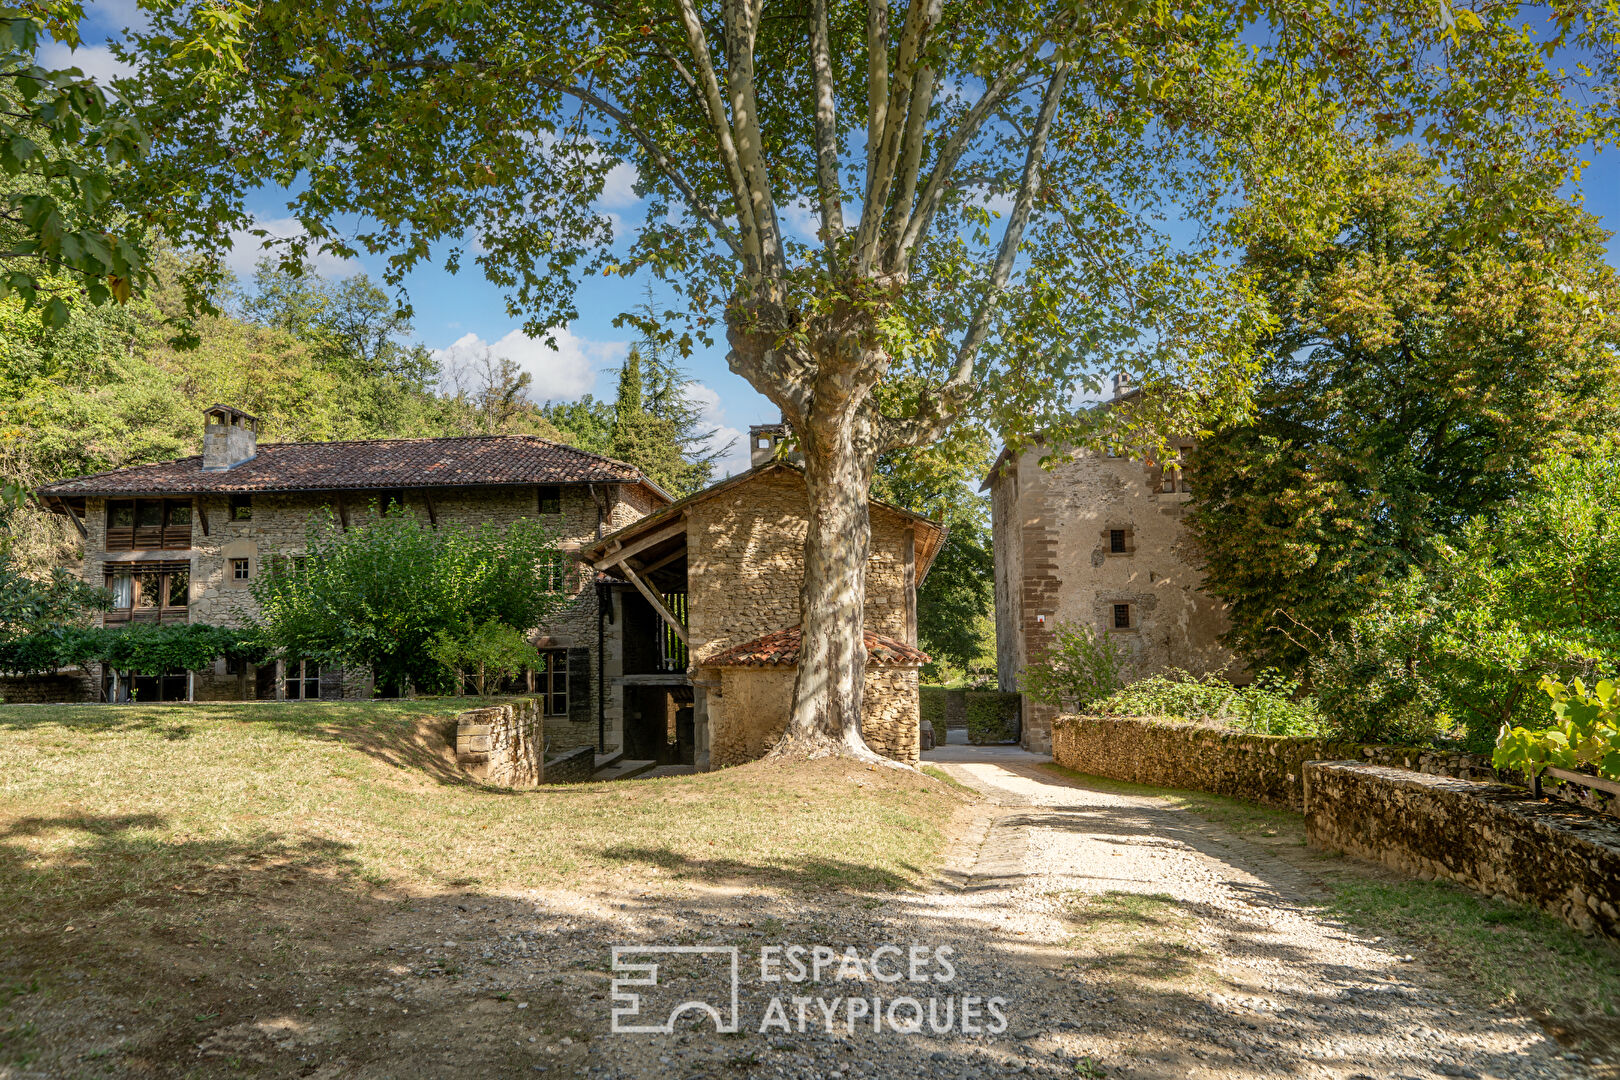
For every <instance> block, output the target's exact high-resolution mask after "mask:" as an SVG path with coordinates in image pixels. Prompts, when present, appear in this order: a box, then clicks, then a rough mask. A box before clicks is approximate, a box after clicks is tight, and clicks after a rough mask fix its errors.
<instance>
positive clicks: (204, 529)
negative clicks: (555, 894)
mask: <svg viewBox="0 0 1620 1080" xmlns="http://www.w3.org/2000/svg"><path fill="white" fill-rule="evenodd" d="M560 495H561V498H560V502H559V505H560V508H561V512H560V513H556V514H544V515H542V514H540V513H539V512H538V500H537V496H536V489H535V488H534V487H533V486H526V487H470V488H453V489H440V490H434V491H430V492H429V493H428V494H427V495H423V494H422V493H420V492H416V491H412V492H409V493H407V494H406V496H405V504H404V505H405V509H406V510H408V511H409V512H411V513H413V514H415V515H416V516H417V517H418V518H420V519H421V520H422V521H423V522H424V523H425V522H428V521H429V520H430V519H431V520H434V521H437V522H438V523H440V524H447V523H453V524H457V525H470V526H476V525H480V524H489V525H494V526H504V525H508V524H511V523H512V522H515V521H518V520H520V519H538V520H540V521H541V522H542V523H543V524H545V525H546V526H548V528H550V529H551V531H552V535H553V536H554V538H555V539H556V542H557V544H558V547H559V548H560V549H561V550H562V551H563V552H564V553H565V554H571V553H574V552H577V551H578V550H579V548H580V547H581V545H582V544H585V543H589V542H591V541H594V540H595V539H596V538H597V537H598V536H600V535H602V534H603V533H606V532H611V531H613V530H614V529H618V528H622V527H624V526H625V525H628V524H630V523H631V522H633V521H635V520H636V519H637V518H640V517H642V516H644V515H645V514H646V513H647V511H648V510H649V509H651V508H652V506H653V505H654V504H655V503H656V501H657V500H656V497H655V496H653V495H652V493H651V492H648V491H645V490H643V489H642V488H640V487H639V486H636V485H627V484H611V485H597V487H596V490H595V492H593V491H592V490H591V489H590V488H589V487H588V486H587V485H565V486H562V487H561V488H560ZM430 498H431V505H432V512H431V515H430V513H429V509H428V506H429V499H430ZM375 499H376V495H375V494H372V493H367V492H347V493H343V495H342V497H341V499H340V498H339V496H338V494H337V493H300V494H277V493H269V494H255V495H253V496H252V504H251V506H252V510H251V517H250V518H249V519H248V520H232V515H231V504H230V500H229V499H228V498H226V497H225V496H199V497H196V499H195V501H194V504H193V505H194V513H193V515H192V525H191V546H190V548H189V549H184V550H156V551H135V552H130V551H107V550H106V526H107V511H106V504H107V501H108V500H106V499H104V498H95V497H92V498H89V499H87V500H86V518H85V528H86V532H87V533H88V535H87V537H86V538H85V544H84V547H85V558H84V562H83V574H84V579H85V580H86V581H88V582H91V583H92V584H97V585H99V584H102V583H103V582H104V581H105V580H106V575H107V574H108V573H109V572H112V571H115V570H119V569H124V568H138V567H139V566H140V565H141V564H142V563H151V562H174V561H185V562H187V563H189V565H190V567H191V603H190V608H189V617H190V621H192V622H203V623H210V624H213V625H218V626H241V625H243V624H244V623H245V622H246V621H247V620H248V619H249V618H251V617H253V616H254V615H256V614H257V605H256V604H255V602H254V600H253V596H252V593H251V587H252V583H253V581H254V580H256V579H257V577H258V575H259V573H260V572H261V569H262V565H263V561H264V559H266V558H267V557H285V556H292V555H297V554H299V553H300V552H302V551H303V550H304V548H305V544H306V538H307V535H308V530H309V527H310V525H311V524H312V523H319V522H320V521H322V520H323V519H329V520H331V521H333V522H338V523H341V522H345V521H346V522H347V524H348V525H350V526H355V525H360V524H362V523H364V522H366V521H368V520H372V519H374V518H375V514H376V503H375ZM204 522H206V526H205V525H204ZM236 560H246V562H247V571H248V577H247V579H246V580H237V578H236V577H235V574H234V568H235V566H234V564H235V561H236ZM567 574H568V577H567V586H568V589H569V591H570V599H569V601H568V602H567V603H566V604H565V605H564V606H563V607H562V608H561V609H560V610H558V611H557V612H556V613H554V614H553V615H552V617H551V618H549V619H548V620H547V621H546V624H545V625H544V626H543V627H541V628H540V630H539V631H538V632H537V634H536V644H537V645H538V646H539V647H541V648H545V649H569V650H571V649H583V650H586V651H587V652H588V653H589V654H590V656H591V659H590V661H589V662H588V663H586V664H582V665H577V666H578V668H579V670H582V671H585V672H587V673H588V681H587V682H585V683H584V684H583V686H584V690H585V693H586V695H587V700H586V703H585V704H584V705H581V706H579V707H578V708H570V710H569V712H568V714H567V715H563V716H550V717H547V718H546V728H547V738H548V741H549V742H550V743H551V744H552V745H553V746H556V747H562V746H578V745H584V744H585V743H590V744H592V745H594V744H595V743H596V739H597V724H596V720H597V711H596V710H597V695H598V693H599V687H598V686H597V685H596V683H597V680H596V679H595V672H596V663H595V653H596V642H597V629H596V621H597V610H598V609H597V591H596V589H595V586H594V578H593V577H592V575H591V574H590V572H589V570H588V568H586V567H585V566H584V565H582V564H580V563H578V562H577V561H574V560H571V561H570V562H569V564H568V570H567ZM571 674H572V673H571ZM267 686H273V687H274V688H275V689H274V691H272V692H268V693H266V694H265V696H275V697H282V696H285V686H286V674H285V671H284V670H279V669H278V671H277V672H276V675H275V678H274V681H273V682H271V681H270V680H265V681H264V682H262V683H261V682H260V680H259V679H258V677H257V673H253V672H249V673H246V674H245V675H244V674H236V673H230V672H227V670H226V666H225V662H224V661H223V660H221V661H219V662H218V663H217V664H216V666H215V668H214V670H213V671H212V672H203V673H200V674H199V676H198V678H197V679H196V680H195V696H196V697H197V699H198V700H209V701H220V700H241V699H243V698H244V697H246V698H253V697H257V696H261V693H265V687H267ZM320 687H321V696H322V697H323V698H324V697H360V696H370V693H371V685H370V681H369V679H367V678H366V676H365V674H364V673H361V672H347V673H346V672H342V671H330V672H323V673H322V678H321V683H320ZM571 691H572V687H571ZM604 704H605V703H604ZM603 718H604V719H605V720H606V721H607V726H608V727H610V728H611V727H615V726H616V725H617V721H618V718H617V716H615V715H604V717H603Z"/></svg>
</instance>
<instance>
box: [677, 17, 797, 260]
mask: <svg viewBox="0 0 1620 1080" xmlns="http://www.w3.org/2000/svg"><path fill="white" fill-rule="evenodd" d="M681 2H682V3H683V4H689V3H691V0H681ZM722 11H723V12H724V17H725V20H726V24H727V25H726V75H727V78H726V83H727V87H728V88H729V89H730V91H731V120H732V123H733V124H734V125H735V131H736V137H737V160H738V162H739V163H740V164H741V165H742V171H743V176H744V178H745V180H746V186H745V194H746V197H747V198H748V200H749V204H748V205H749V208H750V212H751V213H752V214H753V217H754V226H755V228H756V229H758V230H759V250H760V267H761V273H762V274H763V275H764V276H767V277H775V276H776V275H778V274H780V273H781V272H782V270H783V269H784V268H785V265H784V258H783V253H782V230H781V226H780V225H779V224H778V222H777V220H776V203H775V201H774V200H773V199H772V198H771V179H770V173H769V171H768V170H767V169H766V167H765V155H764V136H763V134H762V133H761V131H760V126H759V99H758V94H757V91H756V89H755V85H754V39H755V36H756V33H757V31H758V29H759V8H758V7H757V6H756V4H754V3H753V2H751V0H725V3H724V5H723V8H722Z"/></svg>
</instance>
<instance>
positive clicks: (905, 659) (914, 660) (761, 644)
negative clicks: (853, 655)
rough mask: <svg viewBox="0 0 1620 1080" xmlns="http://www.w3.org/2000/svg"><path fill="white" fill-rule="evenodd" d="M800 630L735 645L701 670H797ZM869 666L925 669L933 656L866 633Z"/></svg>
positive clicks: (710, 659) (767, 635)
mask: <svg viewBox="0 0 1620 1080" xmlns="http://www.w3.org/2000/svg"><path fill="white" fill-rule="evenodd" d="M800 636H801V631H800V628H799V627H797V626H795V627H792V628H790V629H787V630H777V631H775V632H774V633H770V634H766V635H765V636H764V637H759V638H755V639H754V640H753V641H745V642H743V643H742V644H741V645H734V646H732V647H731V648H729V649H727V650H726V651H725V652H722V653H719V654H718V655H715V656H711V657H709V658H708V659H707V660H703V661H700V662H699V664H698V666H699V667H794V666H796V665H797V664H798V662H799V639H800ZM865 638H866V662H867V663H868V664H871V665H872V666H873V667H922V666H923V665H924V664H926V663H928V660H929V656H928V654H927V653H925V652H923V651H921V650H920V649H914V648H912V647H911V646H910V645H906V644H904V643H902V642H899V641H896V640H894V639H893V638H886V637H884V636H882V635H881V634H874V633H872V631H870V630H867V631H865Z"/></svg>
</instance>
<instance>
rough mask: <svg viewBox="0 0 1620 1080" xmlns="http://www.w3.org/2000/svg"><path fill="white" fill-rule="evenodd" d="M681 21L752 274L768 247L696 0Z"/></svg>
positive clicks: (685, 2)
mask: <svg viewBox="0 0 1620 1080" xmlns="http://www.w3.org/2000/svg"><path fill="white" fill-rule="evenodd" d="M679 3H680V9H681V22H682V24H683V25H684V26H685V27H686V45H687V48H689V49H691V50H692V63H693V65H694V66H695V67H696V68H697V73H696V74H697V77H698V78H699V79H700V80H701V81H702V84H703V104H704V108H705V109H706V110H707V111H708V114H709V127H710V128H711V129H713V131H714V137H715V143H716V145H718V146H719V148H720V159H721V161H722V162H723V163H724V164H725V167H726V177H727V179H729V180H730V181H731V198H732V200H733V201H734V202H735V203H736V204H737V223H738V224H739V225H740V226H741V227H742V234H743V235H742V250H741V252H740V253H739V254H740V257H741V258H742V260H743V269H744V272H745V273H747V274H748V276H750V277H752V276H754V275H756V274H758V273H760V272H762V270H763V267H764V251H763V247H762V245H761V237H760V229H759V223H758V221H757V220H756V219H755V217H754V204H753V201H752V200H751V199H750V198H749V197H748V182H747V180H746V179H745V178H744V175H743V168H742V162H741V159H740V157H739V156H738V154H737V146H736V141H735V140H734V139H733V137H732V131H731V124H730V123H729V122H728V121H727V119H726V104H725V99H724V98H722V97H721V96H720V81H719V78H718V77H717V76H716V75H715V70H714V58H713V57H712V56H711V55H710V53H709V42H708V39H707V37H705V35H704V33H703V23H702V22H700V21H699V20H698V16H697V10H696V9H695V8H694V7H693V6H692V0H679Z"/></svg>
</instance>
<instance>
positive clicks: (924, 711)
mask: <svg viewBox="0 0 1620 1080" xmlns="http://www.w3.org/2000/svg"><path fill="white" fill-rule="evenodd" d="M949 693H950V691H948V690H946V689H945V688H944V687H943V686H923V687H919V688H918V690H917V712H918V714H919V715H920V716H921V717H922V720H923V722H924V723H926V724H928V726H930V727H932V728H933V729H934V745H935V746H944V745H945V701H946V695H947V694H949Z"/></svg>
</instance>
